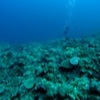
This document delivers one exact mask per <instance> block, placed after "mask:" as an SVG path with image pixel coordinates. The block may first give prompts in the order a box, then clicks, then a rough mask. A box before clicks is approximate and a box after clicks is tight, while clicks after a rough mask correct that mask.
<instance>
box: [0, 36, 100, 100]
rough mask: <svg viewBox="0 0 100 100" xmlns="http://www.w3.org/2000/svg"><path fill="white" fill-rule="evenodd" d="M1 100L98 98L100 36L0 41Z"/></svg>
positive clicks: (85, 99)
mask: <svg viewBox="0 0 100 100" xmlns="http://www.w3.org/2000/svg"><path fill="white" fill-rule="evenodd" d="M0 100H100V35H98V36H93V37H92V36H91V37H88V38H81V39H69V38H64V39H60V40H55V41H51V42H49V43H46V44H44V43H43V44H39V43H30V44H22V45H10V44H0Z"/></svg>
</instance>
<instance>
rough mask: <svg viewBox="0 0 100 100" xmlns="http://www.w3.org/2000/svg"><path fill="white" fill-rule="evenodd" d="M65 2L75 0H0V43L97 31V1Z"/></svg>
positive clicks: (99, 18) (99, 28)
mask: <svg viewBox="0 0 100 100" xmlns="http://www.w3.org/2000/svg"><path fill="white" fill-rule="evenodd" d="M69 1H72V2H73V1H75V2H74V3H71V4H70V3H69V2H68V0H0V42H2V41H3V42H11V43H18V42H32V41H34V42H36V41H37V42H42V41H49V40H54V39H56V38H61V37H64V36H65V35H68V36H69V37H81V36H84V35H85V34H91V33H95V32H99V31H100V13H99V12H100V11H99V10H100V0H69ZM66 26H68V27H69V30H68V32H67V34H65V35H64V34H63V31H64V29H65V27H66Z"/></svg>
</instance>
